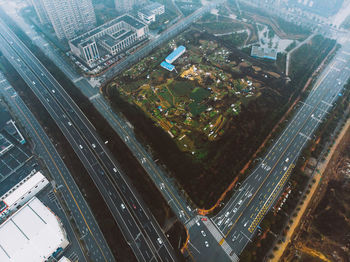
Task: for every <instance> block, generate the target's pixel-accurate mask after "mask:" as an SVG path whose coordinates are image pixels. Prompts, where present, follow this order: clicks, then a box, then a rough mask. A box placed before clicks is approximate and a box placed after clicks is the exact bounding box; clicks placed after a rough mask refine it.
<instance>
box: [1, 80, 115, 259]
mask: <svg viewBox="0 0 350 262" xmlns="http://www.w3.org/2000/svg"><path fill="white" fill-rule="evenodd" d="M0 88H1V93H2V95H3V96H4V98H5V99H6V101H7V102H8V105H9V106H10V107H11V108H12V110H13V111H14V112H16V115H17V117H18V119H19V121H20V123H21V124H22V125H23V126H24V127H25V129H26V131H27V132H28V134H29V135H30V137H31V139H32V140H33V143H34V144H35V146H34V152H35V153H36V154H37V155H39V157H40V158H41V159H42V160H43V161H44V162H45V164H46V167H47V168H48V170H49V172H50V174H51V175H52V177H53V179H54V181H55V182H56V186H57V188H59V189H58V190H59V191H60V192H61V194H62V197H63V198H64V200H65V202H66V204H67V206H68V208H69V210H70V211H71V216H72V217H73V219H74V221H75V225H76V227H77V229H78V230H79V233H80V235H81V236H84V237H83V241H84V242H85V245H86V248H87V250H88V255H89V257H90V258H91V259H92V260H93V261H98V262H107V261H108V262H109V261H115V260H114V257H113V254H112V252H111V251H110V249H109V247H108V245H107V242H106V240H105V239H104V236H103V234H102V232H101V230H100V228H99V226H98V224H97V222H96V220H95V218H94V216H93V214H92V212H91V210H90V208H89V206H88V204H87V203H86V201H85V199H84V197H83V196H82V193H81V192H80V190H79V188H78V186H77V185H76V183H75V181H74V179H73V177H72V175H71V174H70V172H69V170H68V169H67V167H66V165H65V164H64V162H63V160H62V158H61V157H60V155H59V154H58V152H57V151H56V148H55V147H54V145H53V144H52V142H51V140H50V139H49V138H48V136H47V135H46V133H45V131H44V129H43V128H42V127H41V125H40V124H39V122H38V121H37V120H36V118H35V117H34V115H33V114H32V112H31V111H30V110H29V109H28V107H27V106H26V105H25V104H24V102H23V100H22V99H21V98H20V97H19V96H18V95H17V94H16V92H15V90H14V89H13V88H12V87H11V86H10V85H9V83H8V82H7V81H6V79H4V76H3V75H2V74H0ZM64 226H65V228H66V230H72V231H74V230H73V229H70V225H68V224H65V225H64ZM70 241H74V240H72V239H70ZM76 242H78V241H76ZM81 253H82V254H81V255H79V258H80V259H81V260H82V261H84V260H85V261H86V260H87V259H86V258H85V257H84V256H83V252H81ZM84 258H85V259H84ZM83 259H84V260H83Z"/></svg>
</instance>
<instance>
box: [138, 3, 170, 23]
mask: <svg viewBox="0 0 350 262" xmlns="http://www.w3.org/2000/svg"><path fill="white" fill-rule="evenodd" d="M164 12H165V8H164V5H162V4H160V3H157V2H153V3H150V4H148V5H146V6H144V7H143V8H142V9H140V10H139V11H138V12H137V15H138V16H139V18H140V19H141V20H142V21H143V22H144V23H146V24H149V23H152V22H155V21H156V16H157V15H161V14H164Z"/></svg>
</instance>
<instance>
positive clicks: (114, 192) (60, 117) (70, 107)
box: [1, 24, 175, 261]
mask: <svg viewBox="0 0 350 262" xmlns="http://www.w3.org/2000/svg"><path fill="white" fill-rule="evenodd" d="M1 27H2V32H1V34H2V36H3V38H2V39H1V50H2V51H3V53H4V55H5V56H6V57H7V58H8V60H9V61H10V63H12V64H13V66H14V67H15V68H16V69H17V70H18V72H19V73H20V75H21V76H22V78H23V79H24V80H25V81H26V83H27V84H28V85H29V86H30V87H31V88H32V90H33V92H34V93H35V94H36V95H37V97H38V98H39V100H40V101H41V102H42V104H43V105H44V106H45V108H46V109H47V110H48V112H49V113H50V115H51V116H52V117H53V119H54V120H55V122H56V123H57V124H58V126H59V127H60V129H61V131H62V132H63V134H64V135H65V136H66V138H67V140H68V141H69V142H70V144H71V145H72V147H73V149H74V150H75V152H76V153H77V155H78V157H79V158H80V160H81V161H82V162H83V164H84V166H85V167H86V169H87V170H88V172H89V174H90V175H91V177H92V179H93V181H94V183H95V184H96V185H97V187H98V189H99V190H100V193H101V195H102V196H103V198H104V200H105V201H106V203H107V205H108V207H109V208H110V211H111V213H112V215H113V216H114V219H115V220H116V222H117V224H118V225H119V227H120V228H121V230H122V232H123V233H124V237H125V238H126V240H127V241H128V243H129V244H130V246H131V248H132V249H133V251H134V253H135V256H136V257H137V259H138V260H139V261H151V260H152V259H154V260H159V259H160V260H161V261H174V260H175V256H174V254H173V250H172V248H171V246H170V244H169V242H168V241H167V239H166V238H165V236H164V234H163V233H162V232H161V229H160V227H159V225H157V223H156V221H155V219H154V218H153V216H152V215H151V214H150V212H149V211H148V210H146V209H145V207H144V204H143V203H142V201H141V200H140V199H139V197H136V193H135V192H134V190H132V189H131V187H130V186H129V184H128V183H127V182H126V178H125V177H124V176H123V175H122V173H121V171H120V170H119V167H118V165H117V164H116V163H115V161H114V160H112V158H111V157H110V154H109V152H108V150H107V149H106V148H105V146H104V142H103V141H101V139H99V138H98V136H97V134H96V132H95V130H94V127H93V126H92V125H91V123H90V122H89V121H88V120H87V119H86V117H85V116H84V115H83V113H82V112H81V111H80V109H79V108H78V106H77V105H76V104H75V103H74V102H73V100H71V98H70V97H69V96H68V95H67V94H66V93H65V92H64V90H63V88H62V87H61V86H60V85H59V84H58V83H57V82H56V81H55V79H54V78H53V77H52V76H51V75H50V74H49V72H48V71H47V70H46V69H45V68H44V67H43V66H42V65H41V64H40V63H39V61H38V60H37V59H36V58H35V57H34V56H33V55H32V54H31V52H30V51H29V50H28V49H27V48H26V47H25V46H24V44H23V43H22V42H21V41H20V40H19V39H18V38H17V37H16V36H15V35H14V34H13V33H12V32H11V31H10V30H9V29H8V28H7V27H6V26H5V25H4V24H2V25H1ZM6 41H7V42H6ZM39 72H40V75H39ZM124 203H126V205H125V207H126V208H122V204H124ZM159 238H160V239H162V241H161V243H159V242H158V239H159ZM163 246H164V247H165V249H166V252H164V249H163ZM158 249H160V250H161V252H162V257H161V258H160V257H159V254H158Z"/></svg>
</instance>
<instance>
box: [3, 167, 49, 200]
mask: <svg viewBox="0 0 350 262" xmlns="http://www.w3.org/2000/svg"><path fill="white" fill-rule="evenodd" d="M44 179H45V180H46V178H45V177H44V175H43V174H42V173H41V172H40V171H38V172H36V173H35V174H33V175H32V176H31V177H30V178H28V180H26V181H25V182H24V183H23V184H22V185H20V186H19V187H18V188H17V189H16V190H14V191H13V192H12V193H11V194H9V195H8V196H7V197H6V198H4V200H3V201H4V202H5V203H6V204H7V205H8V206H12V205H13V204H14V203H15V202H16V201H17V200H18V199H20V198H21V197H22V196H23V195H24V194H26V193H28V191H30V190H31V189H32V188H34V187H35V186H36V185H37V184H38V183H39V182H40V181H42V180H44Z"/></svg>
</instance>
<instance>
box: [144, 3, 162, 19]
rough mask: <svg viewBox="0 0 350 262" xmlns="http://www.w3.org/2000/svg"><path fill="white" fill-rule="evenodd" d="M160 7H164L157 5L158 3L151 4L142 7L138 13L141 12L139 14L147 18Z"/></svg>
mask: <svg viewBox="0 0 350 262" xmlns="http://www.w3.org/2000/svg"><path fill="white" fill-rule="evenodd" d="M160 7H164V5H162V4H160V3H158V2H153V3H151V4H149V5H146V6H145V7H143V8H142V9H141V10H140V11H139V12H141V13H143V14H145V15H147V16H150V15H152V14H153V11H154V10H155V9H158V8H160Z"/></svg>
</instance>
